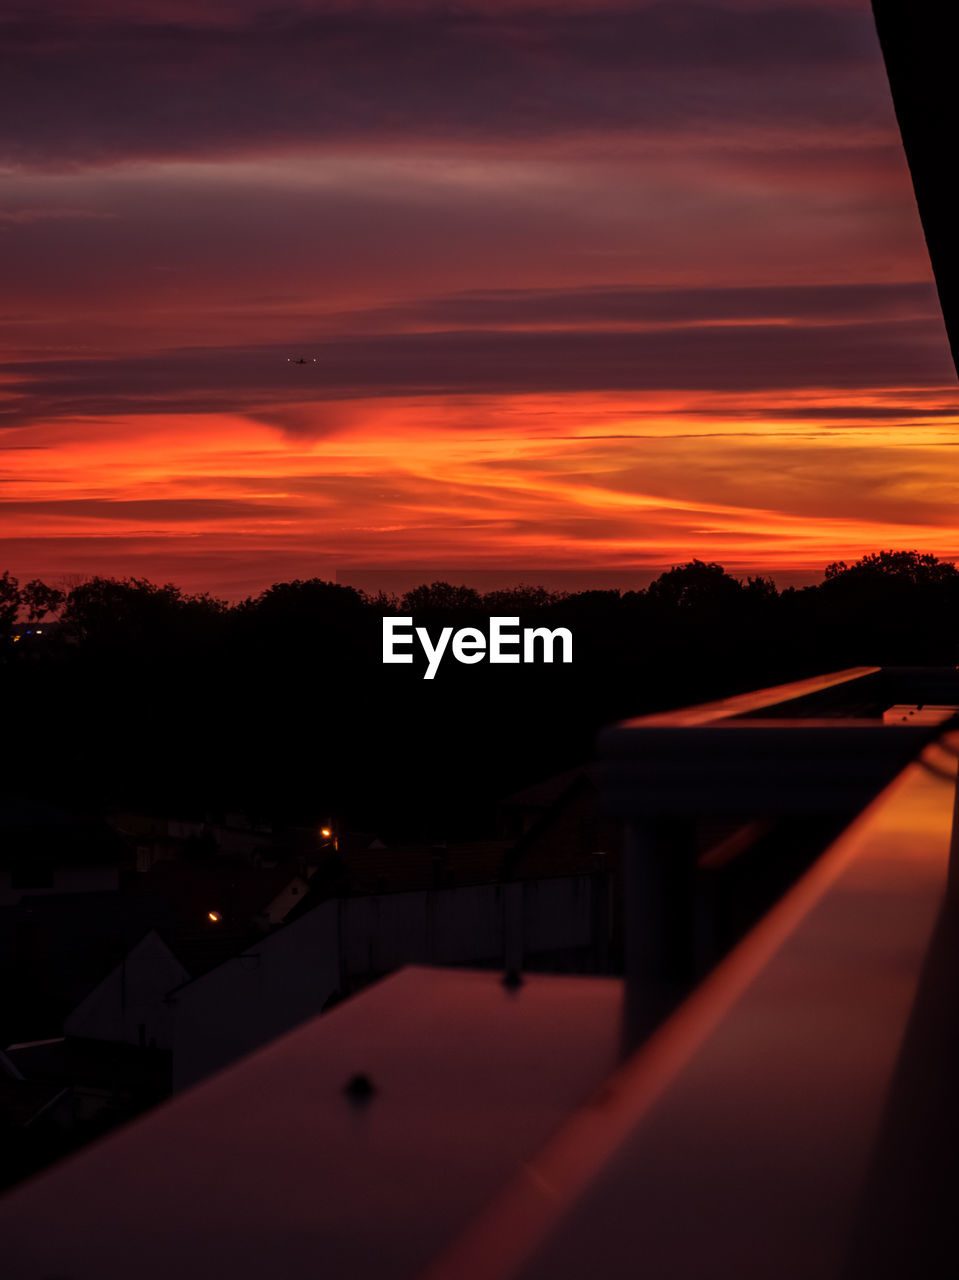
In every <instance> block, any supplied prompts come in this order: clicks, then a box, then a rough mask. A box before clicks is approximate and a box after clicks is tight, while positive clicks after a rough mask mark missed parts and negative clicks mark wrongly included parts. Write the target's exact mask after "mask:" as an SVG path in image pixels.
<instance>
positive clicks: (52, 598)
mask: <svg viewBox="0 0 959 1280" xmlns="http://www.w3.org/2000/svg"><path fill="white" fill-rule="evenodd" d="M20 597H21V600H22V602H23V606H24V608H25V609H26V611H27V617H28V619H29V620H30V621H31V622H42V621H43V619H44V618H45V617H46V616H47V614H48V613H56V611H57V610H58V609H59V608H60V606H61V605H62V604H63V602H64V600H65V599H66V593H65V592H63V591H61V590H60V589H59V588H58V587H48V586H47V584H46V583H45V582H41V581H40V579H39V578H34V579H33V580H32V581H31V582H28V583H27V585H26V586H25V587H23V588H22V589H21V592H20Z"/></svg>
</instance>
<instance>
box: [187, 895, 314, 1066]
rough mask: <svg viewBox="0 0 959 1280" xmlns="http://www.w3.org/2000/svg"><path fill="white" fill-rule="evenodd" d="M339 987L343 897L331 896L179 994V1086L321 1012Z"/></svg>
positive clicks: (192, 983) (225, 1063)
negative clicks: (340, 900) (336, 899)
mask: <svg viewBox="0 0 959 1280" xmlns="http://www.w3.org/2000/svg"><path fill="white" fill-rule="evenodd" d="M339 987H340V965H339V937H338V928H337V904H336V903H335V902H328V903H324V904H323V905H322V906H319V907H317V908H316V909H315V910H314V911H311V912H309V914H308V915H305V916H303V917H302V919H300V920H296V921H294V923H293V924H289V925H286V926H284V927H283V928H282V929H278V930H277V931H276V932H275V933H271V934H268V935H267V936H266V937H264V938H261V939H259V940H258V941H257V942H255V943H254V944H252V945H251V946H250V947H249V948H248V950H247V952H246V953H244V954H243V955H241V956H236V957H234V958H233V959H232V960H227V961H226V963H224V964H221V965H218V966H217V968H215V969H212V970H211V971H210V972H209V973H207V974H204V975H203V976H202V977H200V978H198V979H197V980H196V981H195V982H191V983H189V984H188V985H187V986H185V987H182V988H181V989H180V990H179V991H178V992H177V993H176V994H175V995H174V996H173V997H172V999H173V1001H174V1015H175V1024H174V1025H175V1031H174V1043H173V1087H174V1089H183V1088H185V1087H186V1086H187V1085H190V1084H193V1083H194V1082H195V1081H197V1080H200V1079H202V1078H203V1077H204V1076H206V1075H209V1074H210V1073H211V1072H212V1071H216V1070H218V1069H219V1068H221V1067H224V1066H226V1065H227V1064H228V1063H230V1062H233V1061H234V1060H235V1059H237V1058H239V1057H242V1056H243V1055H244V1054H246V1053H249V1052H251V1051H252V1050H253V1049H256V1048H258V1047H259V1046H260V1045H262V1044H266V1043H267V1041H269V1040H273V1039H274V1038H275V1037H276V1036H279V1035H282V1034H283V1033H284V1032H286V1031H289V1030H290V1029H291V1028H293V1027H295V1026H297V1025H298V1024H299V1023H300V1022H303V1021H305V1020H306V1019H307V1018H312V1017H314V1016H315V1015H316V1014H318V1013H319V1012H320V1010H321V1009H322V1008H323V1005H324V1004H325V1003H326V1001H327V1000H328V999H329V998H330V996H331V995H333V993H334V992H335V991H337V990H339Z"/></svg>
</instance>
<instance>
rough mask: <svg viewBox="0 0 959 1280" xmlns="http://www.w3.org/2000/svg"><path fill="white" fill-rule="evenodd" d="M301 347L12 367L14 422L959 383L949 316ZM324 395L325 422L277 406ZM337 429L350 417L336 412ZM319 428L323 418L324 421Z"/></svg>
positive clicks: (3, 415)
mask: <svg viewBox="0 0 959 1280" xmlns="http://www.w3.org/2000/svg"><path fill="white" fill-rule="evenodd" d="M303 349H304V350H306V351H307V352H308V354H309V355H310V356H314V355H315V356H316V357H317V363H316V364H309V365H306V366H303V367H299V366H295V365H290V364H288V363H287V360H286V356H287V350H288V349H287V348H282V349H278V348H275V347H260V348H239V349H220V350H212V351H193V350H189V351H180V352H169V353H164V354H159V355H151V356H145V357H143V358H139V359H130V358H121V359H115V360H100V359H97V360H94V359H87V360H79V359H72V360H71V359H67V360H49V361H44V362H22V363H20V364H12V365H10V366H9V367H8V368H9V372H10V373H11V374H13V375H14V376H15V377H17V378H19V379H20V382H19V385H18V386H17V387H16V393H17V394H16V397H15V398H13V399H11V400H10V401H8V402H7V405H6V406H5V408H4V409H3V410H2V412H0V425H8V426H15V425H24V424H27V423H29V422H31V421H38V420H41V419H42V420H45V421H49V420H51V419H62V418H70V417H78V416H79V417H97V416H104V415H111V416H112V415H124V414H135V413H157V412H165V413H170V412H181V413H203V412H241V413H248V414H250V416H254V417H257V416H260V417H262V418H263V420H265V421H270V420H271V419H272V420H277V421H278V422H279V423H280V424H281V425H283V426H284V427H285V429H288V430H290V431H291V432H293V433H294V434H296V433H300V432H303V433H309V432H311V431H319V432H322V430H323V427H322V420H323V419H322V403H323V402H324V401H326V400H344V399H356V398H368V397H375V396H409V395H444V394H449V395H462V394H477V395H483V394H506V393H523V392H527V393H529V392H560V391H566V392H569V391H652V390H669V389H682V390H686V391H708V390H712V391H716V392H723V393H730V392H737V391H757V390H764V389H765V390H770V389H774V388H782V389H786V388H794V389H798V388H808V387H838V388H850V389H851V388H858V387H872V386H877V385H884V386H903V387H915V388H918V387H934V386H944V385H951V384H952V383H953V382H954V373H953V370H952V366H951V362H950V358H949V352H948V349H947V346H946V342H945V336H944V333H943V328H942V322H941V320H940V319H938V318H929V319H916V320H910V321H909V323H906V324H904V323H902V322H901V321H899V320H875V321H872V322H867V323H846V322H841V323H838V324H812V325H788V324H787V325H784V324H779V323H771V324H761V323H757V324H741V323H730V324H703V325H698V326H693V327H687V328H676V329H646V330H637V331H623V330H609V331H596V330H591V331H590V330H572V331H571V330H555V331H539V332H536V331H533V332H528V331H521V332H503V331H495V330H479V331H474V330H463V331H449V332H437V333H393V334H369V335H363V336H355V337H345V338H329V337H327V338H325V339H323V340H321V341H318V342H314V343H311V344H309V345H308V346H306V345H304V347H303ZM307 402H316V403H317V404H318V405H319V407H320V412H319V414H318V418H317V419H316V420H314V419H313V418H312V417H311V415H310V414H308V413H306V414H304V413H303V412H302V411H301V410H299V409H298V410H297V412H296V413H294V414H293V415H292V417H289V416H286V417H285V416H284V414H283V412H282V411H281V412H279V413H277V412H274V411H275V410H276V407H277V406H282V405H284V404H286V405H291V406H292V405H297V406H302V405H303V404H305V403H307ZM333 422H334V424H335V422H336V419H335V418H334V419H333ZM314 423H315V425H314Z"/></svg>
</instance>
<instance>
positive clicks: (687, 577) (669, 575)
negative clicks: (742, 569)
mask: <svg viewBox="0 0 959 1280" xmlns="http://www.w3.org/2000/svg"><path fill="white" fill-rule="evenodd" d="M742 592H743V584H742V583H741V582H740V581H739V579H738V578H733V577H732V576H731V575H730V574H728V573H727V572H726V570H725V569H724V568H723V566H722V565H721V564H716V563H715V562H714V561H713V562H709V563H707V562H706V561H703V560H690V561H689V562H688V564H681V565H677V566H676V567H675V568H673V569H667V570H666V572H665V573H661V574H660V575H659V577H658V578H656V580H655V581H654V582H651V583H650V584H649V586H648V587H647V589H646V598H647V600H648V601H649V602H650V603H652V604H656V605H658V606H660V607H662V608H667V609H679V610H690V609H702V608H704V607H705V608H710V609H712V608H721V607H722V606H723V605H725V604H728V603H729V601H730V600H733V599H736V598H738V597H739V596H741V595H742Z"/></svg>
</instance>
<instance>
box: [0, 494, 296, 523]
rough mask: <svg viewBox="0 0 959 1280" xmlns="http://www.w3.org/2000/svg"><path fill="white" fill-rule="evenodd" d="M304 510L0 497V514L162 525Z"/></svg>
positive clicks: (223, 502) (227, 503)
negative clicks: (127, 521) (18, 499)
mask: <svg viewBox="0 0 959 1280" xmlns="http://www.w3.org/2000/svg"><path fill="white" fill-rule="evenodd" d="M303 514H305V510H304V509H297V508H294V507H290V506H289V505H286V506H276V505H271V504H269V503H257V502H242V501H238V500H234V499H232V498H129V499H123V498H118V499H112V498H56V499H50V500H40V499H37V500H33V501H29V502H20V501H16V500H14V501H10V502H8V501H5V500H3V499H0V516H2V515H23V516H61V517H63V518H65V519H69V520H77V519H81V520H82V519H95V520H130V521H146V520H155V521H158V522H160V523H163V524H166V523H167V522H173V523H177V522H180V521H188V522H192V521H196V520H204V521H205V520H251V519H259V520H263V519H268V518H270V517H274V518H277V519H290V518H291V517H294V516H297V515H303Z"/></svg>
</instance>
